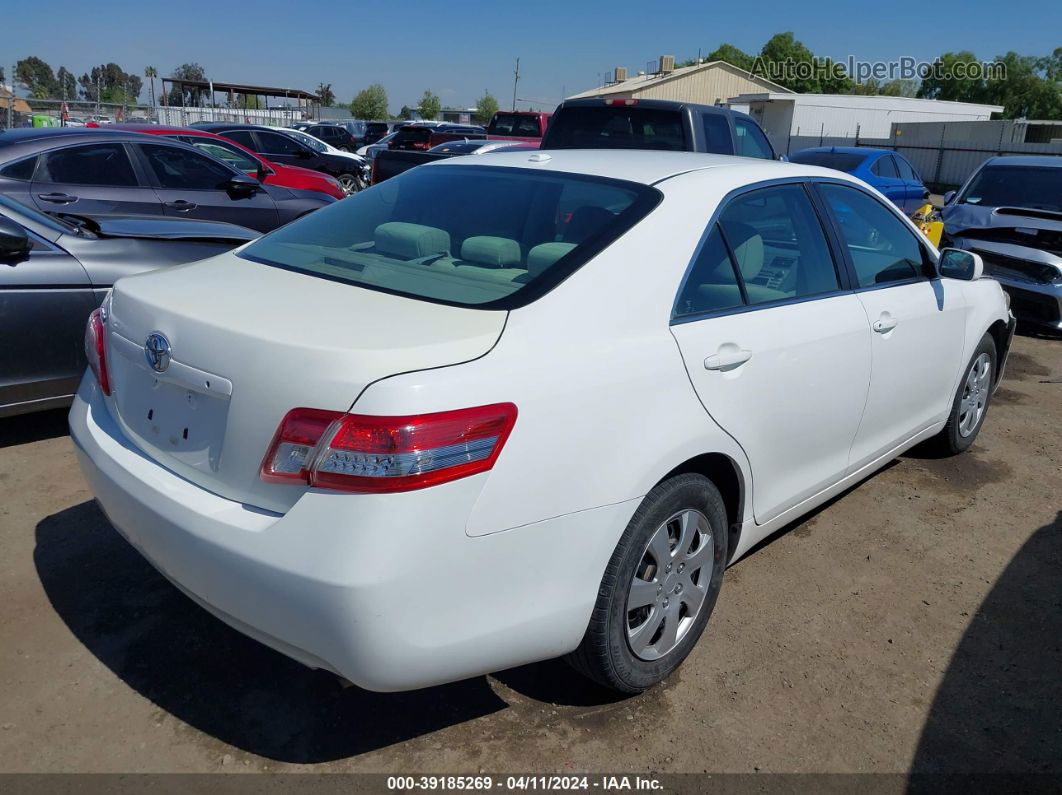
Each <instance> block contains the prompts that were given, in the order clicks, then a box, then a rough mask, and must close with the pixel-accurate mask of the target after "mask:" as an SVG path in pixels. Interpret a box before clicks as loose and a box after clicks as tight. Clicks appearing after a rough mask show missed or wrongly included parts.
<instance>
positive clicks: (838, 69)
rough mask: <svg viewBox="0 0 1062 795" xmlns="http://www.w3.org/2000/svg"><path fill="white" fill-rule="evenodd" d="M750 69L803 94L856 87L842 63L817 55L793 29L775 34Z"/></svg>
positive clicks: (823, 92) (847, 90) (841, 91)
mask: <svg viewBox="0 0 1062 795" xmlns="http://www.w3.org/2000/svg"><path fill="white" fill-rule="evenodd" d="M749 71H751V72H753V73H754V74H757V75H759V76H760V77H764V78H766V79H768V80H771V81H773V82H775V83H778V84H779V85H782V86H785V87H786V88H788V89H791V90H792V91H796V92H797V93H799V94H841V93H847V92H849V91H851V90H852V89H853V88H854V83H853V82H852V79H851V77H849V76H848V73H847V70H846V69H845V68H844V66H843V65H842V64H838V63H835V62H834V61H832V60H831V59H829V58H820V59H816V58H815V54H814V53H813V52H812V51H811V50H809V49H808V48H807V47H806V46H805V45H804V43H803V42H801V41H798V40H797V38H796V37H795V36H794V35H793V34H792V32H786V33H776V34H774V35H773V36H771V38H770V39H768V41H767V43H766V44H764V45H763V49H762V50H760V54H759V56H757V57H756V59H755V60H754V61H753V64H752V67H751V68H750V70H749Z"/></svg>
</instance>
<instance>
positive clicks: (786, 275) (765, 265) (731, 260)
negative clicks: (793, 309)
mask: <svg viewBox="0 0 1062 795" xmlns="http://www.w3.org/2000/svg"><path fill="white" fill-rule="evenodd" d="M724 255H725V256H724ZM839 286H840V282H839V281H838V278H837V270H836V268H835V267H834V264H833V257H832V256H831V254H830V249H829V246H827V244H826V237H825V235H824V234H823V231H822V225H821V224H820V223H819V218H818V215H817V214H816V212H815V210H814V208H813V207H812V205H811V201H810V200H809V199H808V195H807V193H806V192H805V191H804V188H803V187H802V186H800V185H778V186H775V187H771V188H763V189H761V190H756V191H752V192H750V193H746V194H743V195H741V196H739V197H737V198H736V199H734V200H733V201H732V202H731V203H730V204H728V205H727V207H726V208H725V209H724V210H723V212H722V213H721V214H720V216H719V222H718V225H717V228H716V229H713V230H712V233H711V234H710V235H709V237H708V240H707V241H705V245H704V247H703V248H702V250H701V252H700V253H699V254H698V256H697V259H696V261H695V262H694V264H693V266H692V267H691V268H690V273H689V276H688V278H687V280H686V285H685V286H684V288H683V292H682V295H681V296H680V298H679V302H678V307H677V313H678V314H690V313H696V312H708V311H713V310H719V309H728V308H731V307H735V306H741V305H742V304H743V303H748V304H749V305H756V304H766V303H771V302H772V301H784V300H787V299H791V298H803V297H805V296H813V295H823V294H826V293H830V292H832V291H835V290H837V289H838V288H839Z"/></svg>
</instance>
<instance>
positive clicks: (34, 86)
mask: <svg viewBox="0 0 1062 795" xmlns="http://www.w3.org/2000/svg"><path fill="white" fill-rule="evenodd" d="M15 82H16V83H19V84H21V85H22V87H23V88H25V89H26V90H27V91H29V93H30V96H31V97H33V98H34V99H47V98H48V97H51V96H54V95H55V94H56V93H57V91H58V86H57V84H56V82H55V74H54V73H53V72H52V67H51V66H49V65H48V64H47V63H45V62H44V61H42V60H41V59H40V58H38V57H37V56H36V55H31V56H30V57H29V58H23V59H22V60H21V61H19V62H18V63H16V64H15Z"/></svg>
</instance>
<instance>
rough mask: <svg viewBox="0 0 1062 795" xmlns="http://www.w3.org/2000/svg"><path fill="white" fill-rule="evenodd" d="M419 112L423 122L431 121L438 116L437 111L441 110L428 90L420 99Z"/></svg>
mask: <svg viewBox="0 0 1062 795" xmlns="http://www.w3.org/2000/svg"><path fill="white" fill-rule="evenodd" d="M419 110H420V117H421V118H422V119H424V120H425V121H431V120H433V119H435V118H436V117H437V116H438V115H439V111H441V110H442V103H441V102H440V101H439V98H438V97H437V96H436V95H435V94H433V93H432V92H431V91H430V90H429V91H425V92H424V96H422V97H421V98H420V108H419Z"/></svg>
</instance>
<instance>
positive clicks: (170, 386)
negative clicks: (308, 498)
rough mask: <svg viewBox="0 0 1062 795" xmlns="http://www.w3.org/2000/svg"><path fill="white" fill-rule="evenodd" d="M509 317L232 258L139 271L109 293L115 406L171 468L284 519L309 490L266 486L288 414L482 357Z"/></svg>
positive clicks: (148, 450) (142, 444) (338, 407)
mask: <svg viewBox="0 0 1062 795" xmlns="http://www.w3.org/2000/svg"><path fill="white" fill-rule="evenodd" d="M505 314H506V313H505V312H498V311H484V310H475V309H465V308H458V307H450V306H443V305H439V304H433V303H429V302H426V301H420V300H416V299H411V298H404V297H399V296H393V295H389V294H385V293H381V292H377V291H374V290H371V289H367V288H364V287H359V286H355V285H346V284H339V283H337V282H334V281H329V280H326V279H321V278H316V277H313V276H308V275H305V274H300V273H295V272H292V271H288V270H284V269H281V268H277V267H271V266H269V265H264V264H260V263H256V262H252V261H249V260H245V259H242V258H239V257H236V256H233V255H231V254H225V255H222V256H220V257H215V258H213V259H210V260H206V261H204V262H200V263H195V264H192V265H185V266H179V267H176V268H169V269H167V270H165V271H156V272H153V273H150V274H144V275H141V276H134V277H130V278H126V279H122V280H121V281H119V282H118V283H117V284H116V285H115V288H114V291H113V295H112V299H111V303H110V308H109V317H108V323H107V325H108V350H109V363H108V366H109V369H110V376H111V383H112V385H113V390H114V400H113V404H112V411H114V413H115V414H116V418H117V419H118V421H119V423H120V424H121V425H122V428H123V430H124V431H125V432H126V433H127V435H128V436H129V437H130V438H131V439H132V440H133V441H134V442H135V443H136V444H137V446H138V447H139V448H140V449H141V450H142V451H143V452H144V453H145V454H146V455H148V456H149V457H151V458H152V459H154V460H155V461H157V462H159V463H160V464H162V465H163V466H166V467H167V468H169V469H171V470H173V471H174V472H176V473H177V474H179V475H181V476H182V477H185V478H187V479H188V480H190V481H192V482H194V483H196V484H198V485H200V486H202V487H203V488H205V489H208V490H209V491H212V492H214V493H216V494H219V495H221V496H223V497H226V498H228V499H232V500H236V501H239V502H243V503H246V504H249V505H252V506H256V507H259V508H264V509H267V510H270V511H276V512H284V511H286V510H287V509H288V508H289V507H290V506H291V505H292V504H293V503H294V502H295V500H297V499H298V497H299V496H300V495H301V494H302V493H303V491H304V490H305V489H304V488H303V487H300V486H287V485H277V484H268V483H264V482H262V481H261V479H260V478H259V469H260V466H261V462H262V458H263V456H264V455H265V453H266V449H267V447H268V446H269V443H270V440H271V439H272V436H273V434H274V432H275V431H276V430H277V427H278V425H279V424H280V421H281V419H282V418H283V417H284V415H285V413H287V411H289V410H290V409H292V408H295V407H297V406H308V407H311V408H320V409H330V410H334V411H345V410H347V409H349V408H350V406H351V405H352V403H353V402H354V400H355V399H356V398H357V396H358V395H359V394H360V392H361V391H362V390H363V389H364V388H365V387H366V386H368V385H369V384H371V383H372V382H373V381H376V380H378V379H380V378H384V377H386V376H389V375H393V374H396V373H402V372H409V371H414V370H421V369H427V368H434V367H442V366H446V365H452V364H457V363H460V362H464V361H469V360H471V359H475V358H478V357H479V356H482V355H484V354H485V353H486V352H487V351H489V350H490V349H491V347H492V346H493V345H494V343H495V342H496V341H497V339H498V337H499V335H500V334H501V331H502V329H503V327H504V324H505ZM156 335H157V336H156ZM167 348H168V353H167V352H166V349H167Z"/></svg>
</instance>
